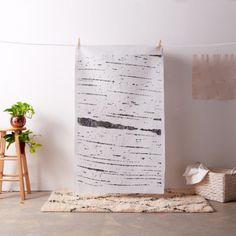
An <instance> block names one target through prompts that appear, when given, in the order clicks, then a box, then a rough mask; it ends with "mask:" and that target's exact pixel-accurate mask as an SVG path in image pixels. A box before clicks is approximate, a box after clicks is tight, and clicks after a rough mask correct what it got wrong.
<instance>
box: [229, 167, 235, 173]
mask: <svg viewBox="0 0 236 236" xmlns="http://www.w3.org/2000/svg"><path fill="white" fill-rule="evenodd" d="M234 173H236V167H234V168H233V169H232V170H231V173H230V174H231V175H233V174H234Z"/></svg>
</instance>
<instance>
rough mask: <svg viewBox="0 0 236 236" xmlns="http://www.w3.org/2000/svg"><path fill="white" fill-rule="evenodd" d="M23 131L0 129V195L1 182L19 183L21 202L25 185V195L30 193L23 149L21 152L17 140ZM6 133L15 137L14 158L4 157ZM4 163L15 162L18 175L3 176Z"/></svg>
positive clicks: (18, 129) (23, 197) (21, 129)
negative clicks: (10, 133) (11, 133)
mask: <svg viewBox="0 0 236 236" xmlns="http://www.w3.org/2000/svg"><path fill="white" fill-rule="evenodd" d="M25 129H26V128H9V129H0V193H1V192H2V182H3V181H19V182H20V196H21V200H22V201H23V200H25V185H26V190H27V193H31V189H30V180H29V173H28V167H27V161H26V155H25V149H23V150H22V148H21V146H20V140H19V134H20V133H21V132H22V131H23V130H25ZM7 132H13V133H14V135H15V147H16V156H9V155H5V148H6V141H5V139H4V136H5V135H6V134H7ZM4 161H17V169H18V174H4ZM24 181H25V183H24Z"/></svg>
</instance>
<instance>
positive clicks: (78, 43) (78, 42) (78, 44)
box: [77, 38, 80, 48]
mask: <svg viewBox="0 0 236 236" xmlns="http://www.w3.org/2000/svg"><path fill="white" fill-rule="evenodd" d="M77 46H78V48H79V47H80V38H78V41H77Z"/></svg>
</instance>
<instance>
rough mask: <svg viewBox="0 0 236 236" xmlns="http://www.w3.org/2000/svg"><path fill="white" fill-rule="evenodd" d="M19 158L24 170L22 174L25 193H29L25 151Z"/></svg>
mask: <svg viewBox="0 0 236 236" xmlns="http://www.w3.org/2000/svg"><path fill="white" fill-rule="evenodd" d="M21 158H22V162H23V169H24V171H23V172H24V178H25V183H26V190H27V193H31V187H30V179H29V172H28V165H27V160H26V155H25V150H24V152H23V153H22V154H21Z"/></svg>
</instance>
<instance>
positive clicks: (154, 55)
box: [148, 54, 162, 57]
mask: <svg viewBox="0 0 236 236" xmlns="http://www.w3.org/2000/svg"><path fill="white" fill-rule="evenodd" d="M148 56H149V57H162V55H160V54H150V55H148Z"/></svg>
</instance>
